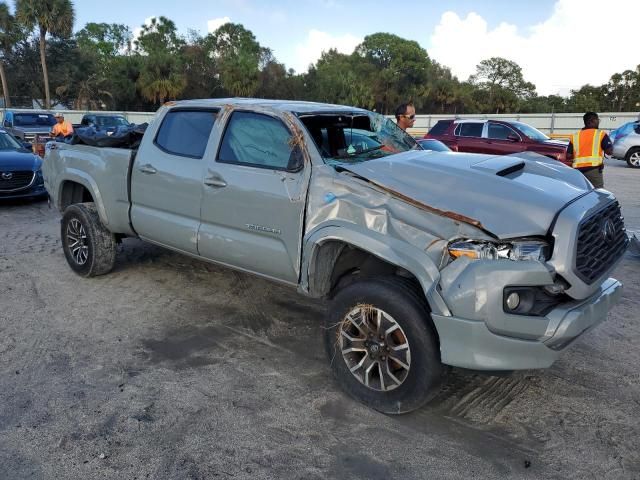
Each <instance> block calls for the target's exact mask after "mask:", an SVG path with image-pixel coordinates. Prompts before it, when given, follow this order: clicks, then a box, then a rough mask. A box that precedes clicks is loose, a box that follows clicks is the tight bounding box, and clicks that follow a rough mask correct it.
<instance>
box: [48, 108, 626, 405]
mask: <svg viewBox="0 0 640 480" xmlns="http://www.w3.org/2000/svg"><path fill="white" fill-rule="evenodd" d="M43 173H44V179H45V185H46V188H47V190H48V192H49V194H50V197H51V199H52V201H53V202H54V203H55V205H56V206H57V207H58V208H59V209H60V210H61V211H62V212H63V218H62V226H61V235H62V243H63V249H64V253H65V255H66V258H67V260H68V263H69V265H70V266H71V268H72V269H73V270H75V271H76V272H77V273H79V274H80V275H84V276H92V275H101V274H105V273H107V272H109V271H110V270H111V269H112V267H113V265H114V261H115V256H116V244H117V243H118V242H119V241H120V240H121V239H122V238H123V237H139V238H141V239H143V240H146V241H149V242H152V243H154V244H157V245H161V246H163V247H166V248H170V249H172V250H176V251H178V252H182V253H184V254H186V255H190V256H193V257H196V258H200V259H202V260H206V261H211V262H216V263H218V264H222V265H226V266H229V267H232V268H236V269H239V270H243V271H245V272H250V273H253V274H257V275H260V276H263V277H267V278H269V279H272V280H274V281H278V282H282V283H285V284H288V285H291V286H292V287H295V288H297V289H298V290H299V291H300V292H301V293H303V294H307V295H311V296H314V297H323V298H327V299H328V300H329V302H330V303H329V308H328V315H327V318H326V328H325V329H324V332H325V339H324V341H325V345H326V350H327V352H328V357H329V360H330V362H331V369H332V371H333V373H334V375H335V377H336V379H337V381H338V382H339V384H340V385H341V386H342V387H343V388H344V389H345V390H346V391H347V392H348V393H349V394H351V395H352V396H354V397H355V398H357V399H359V400H360V401H362V402H364V403H366V404H367V405H370V406H371V407H373V408H375V409H377V410H380V411H382V412H386V413H403V412H407V411H410V410H413V409H415V408H417V407H419V406H421V405H422V404H424V403H425V402H426V401H428V400H429V399H430V398H431V397H432V396H433V395H434V394H435V393H437V392H438V385H439V383H440V381H441V378H442V372H443V371H444V370H445V369H444V368H443V364H445V365H452V366H458V367H465V368H469V369H475V370H488V371H490V370H501V371H503V370H516V369H531V368H544V367H548V366H550V365H551V364H552V363H553V362H554V360H555V359H556V358H557V357H558V355H559V354H560V352H561V351H562V350H563V349H564V348H565V347H566V346H567V345H569V344H570V343H571V342H572V341H574V340H575V339H576V338H578V337H579V336H580V335H582V334H584V333H585V332H586V331H588V330H589V329H591V328H593V327H594V326H595V325H597V324H598V323H599V322H601V321H603V320H604V319H605V318H606V316H607V313H608V311H609V310H610V308H611V307H612V305H613V304H614V303H615V302H616V300H617V299H618V298H619V296H620V294H621V288H622V286H621V284H620V283H619V282H618V281H617V280H615V279H612V278H610V277H609V275H610V273H611V272H612V270H613V269H614V267H615V266H616V264H617V263H618V262H619V261H620V259H621V258H622V256H623V254H624V251H625V249H626V247H627V243H628V239H627V235H626V233H625V228H624V223H623V220H622V217H621V213H620V207H619V205H618V202H617V201H616V199H615V198H614V197H613V195H612V194H611V193H609V192H607V191H604V190H594V189H593V187H592V186H591V184H589V183H588V181H587V180H586V179H585V178H584V177H583V176H582V175H581V174H580V173H579V172H577V171H574V170H572V169H571V168H568V167H565V166H564V165H562V164H561V163H559V162H557V161H553V160H550V159H547V158H545V157H542V156H538V155H535V154H519V156H502V157H496V156H488V155H474V154H460V153H451V152H428V151H423V150H421V148H420V147H419V146H418V145H417V144H416V142H415V140H414V139H413V138H411V137H410V136H409V135H408V134H406V133H405V132H404V131H402V130H400V129H399V128H397V126H396V125H395V124H394V123H393V122H391V121H389V120H388V119H385V118H384V117H382V116H381V115H378V114H375V113H372V112H369V111H366V110H362V109H358V108H351V107H345V106H337V105H325V104H318V103H307V102H287V101H269V100H251V99H219V100H193V101H181V102H172V103H170V104H167V105H165V106H164V107H162V108H161V109H160V110H159V111H158V113H157V116H156V118H155V120H154V121H153V122H152V124H151V125H150V127H149V128H148V129H147V131H146V133H145V135H144V137H143V139H142V142H141V144H140V147H139V149H138V150H136V151H134V150H128V149H117V148H97V147H90V146H83V145H67V144H63V143H50V144H48V145H47V153H46V157H45V161H44V167H43Z"/></svg>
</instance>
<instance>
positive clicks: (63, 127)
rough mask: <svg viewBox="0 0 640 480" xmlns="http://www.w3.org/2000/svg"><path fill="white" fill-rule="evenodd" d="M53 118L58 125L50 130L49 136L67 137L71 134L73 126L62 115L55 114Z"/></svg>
mask: <svg viewBox="0 0 640 480" xmlns="http://www.w3.org/2000/svg"><path fill="white" fill-rule="evenodd" d="M54 117H56V121H57V122H58V123H56V124H55V125H54V126H53V128H52V129H51V132H50V134H51V136H52V137H61V136H62V137H68V136H69V135H71V134H73V125H71V123H69V122H67V121H66V120H65V119H64V115H62V114H61V113H56V114H55V115H54Z"/></svg>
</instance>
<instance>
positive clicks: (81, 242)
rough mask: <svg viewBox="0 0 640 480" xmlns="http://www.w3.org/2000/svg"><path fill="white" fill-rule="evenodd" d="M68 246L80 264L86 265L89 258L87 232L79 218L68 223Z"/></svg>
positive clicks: (74, 258)
mask: <svg viewBox="0 0 640 480" xmlns="http://www.w3.org/2000/svg"><path fill="white" fill-rule="evenodd" d="M67 248H68V249H69V251H70V252H71V256H72V257H73V260H74V261H75V262H76V263H77V264H78V265H84V264H85V263H86V262H87V259H88V258H89V246H88V242H87V232H86V231H85V229H84V226H83V225H82V223H80V221H79V220H78V219H77V218H72V219H71V221H70V222H69V223H68V224H67Z"/></svg>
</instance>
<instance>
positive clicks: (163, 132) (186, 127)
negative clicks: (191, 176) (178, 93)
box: [155, 110, 217, 158]
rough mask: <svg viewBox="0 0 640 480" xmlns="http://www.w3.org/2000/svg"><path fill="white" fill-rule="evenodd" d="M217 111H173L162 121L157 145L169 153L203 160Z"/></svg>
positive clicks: (156, 140)
mask: <svg viewBox="0 0 640 480" xmlns="http://www.w3.org/2000/svg"><path fill="white" fill-rule="evenodd" d="M216 116H217V110H172V111H170V112H168V113H167V114H166V115H165V117H164V119H163V120H162V125H160V128H159V129H158V133H157V135H156V139H155V144H156V145H157V146H158V147H160V149H162V150H164V151H165V152H167V153H170V154H172V155H180V156H183V157H191V158H202V156H203V155H204V151H205V149H206V148H207V143H208V142H209V135H210V134H211V129H212V128H213V124H214V123H215V120H216Z"/></svg>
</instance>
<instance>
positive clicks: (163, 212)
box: [131, 108, 218, 254]
mask: <svg viewBox="0 0 640 480" xmlns="http://www.w3.org/2000/svg"><path fill="white" fill-rule="evenodd" d="M217 112H218V110H217V109H206V108H203V109H198V108H176V109H172V110H169V111H168V112H167V113H166V114H165V116H164V117H163V118H162V119H161V120H160V119H159V120H160V121H161V122H162V123H161V124H160V126H159V128H158V130H157V131H156V132H154V137H153V140H152V141H151V140H147V137H146V135H145V138H144V140H147V141H144V140H143V145H142V146H141V148H140V150H139V152H138V155H137V157H136V159H135V162H134V165H133V170H132V173H131V221H132V223H133V227H134V229H135V230H136V232H137V233H138V235H140V237H142V238H144V239H146V240H149V241H152V242H156V243H160V244H162V245H165V246H167V247H171V248H177V249H179V250H183V251H185V252H189V253H194V254H197V253H198V248H197V233H198V226H199V224H200V203H201V201H202V178H203V172H204V169H205V160H204V158H205V156H207V155H208V156H213V152H212V149H213V147H212V146H211V145H210V143H211V142H210V141H209V139H210V137H211V131H212V129H213V125H214V122H215V119H216V116H217Z"/></svg>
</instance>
